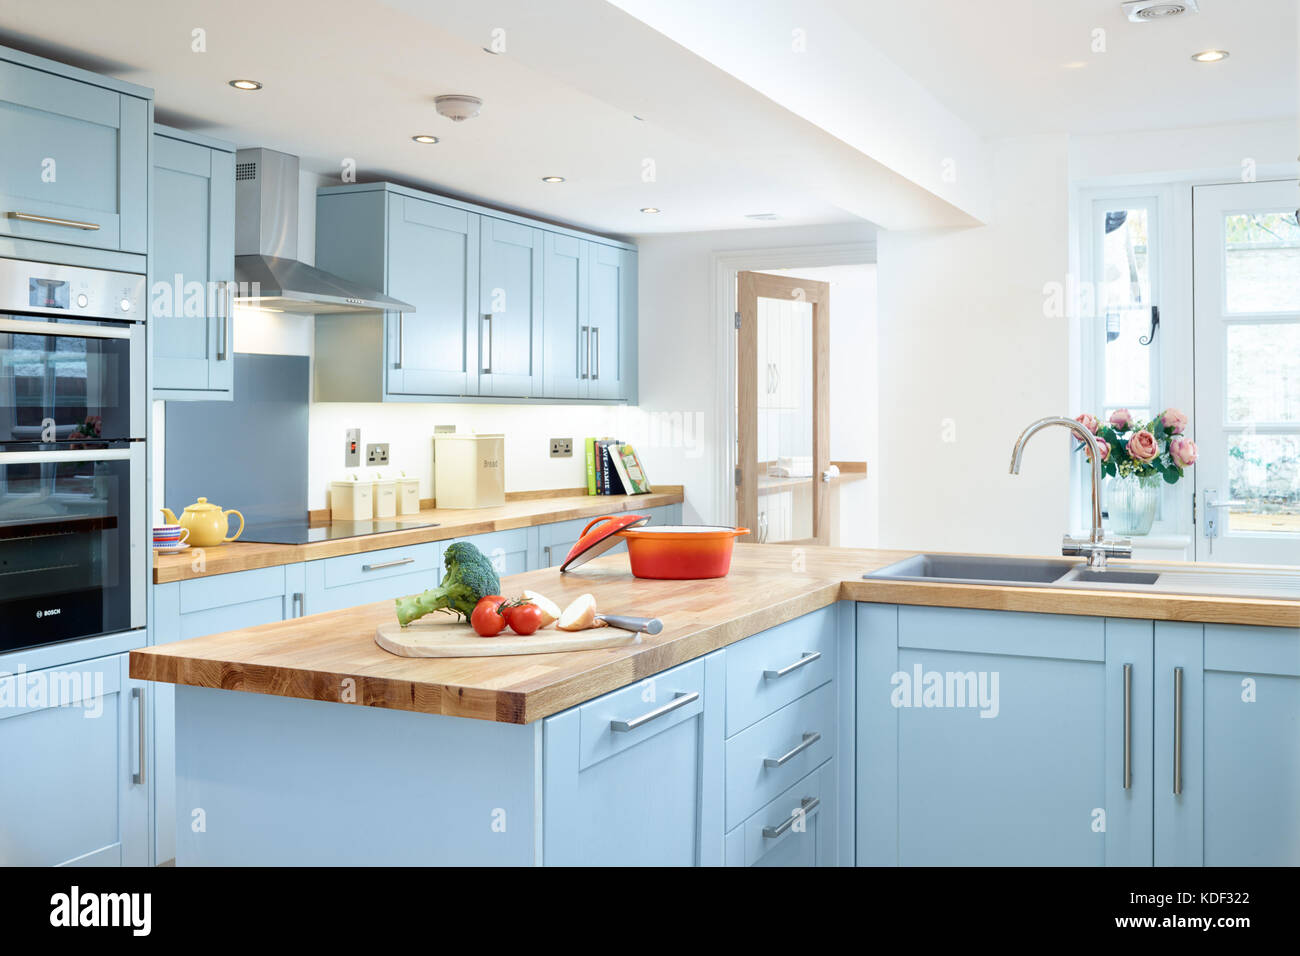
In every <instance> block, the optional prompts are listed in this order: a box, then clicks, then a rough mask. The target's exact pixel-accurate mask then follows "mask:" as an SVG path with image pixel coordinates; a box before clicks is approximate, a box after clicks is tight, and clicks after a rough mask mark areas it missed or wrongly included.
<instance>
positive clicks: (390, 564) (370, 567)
mask: <svg viewBox="0 0 1300 956" xmlns="http://www.w3.org/2000/svg"><path fill="white" fill-rule="evenodd" d="M414 563H415V558H398V559H397V560H396V561H383V562H381V563H379V564H363V565H361V570H362V571H380V570H383V569H384V568H397V567H401V566H402V565H403V564H414Z"/></svg>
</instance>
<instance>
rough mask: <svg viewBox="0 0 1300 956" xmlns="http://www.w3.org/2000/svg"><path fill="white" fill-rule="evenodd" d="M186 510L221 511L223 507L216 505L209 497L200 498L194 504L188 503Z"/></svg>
mask: <svg viewBox="0 0 1300 956" xmlns="http://www.w3.org/2000/svg"><path fill="white" fill-rule="evenodd" d="M185 510H186V511H220V510H221V509H220V508H219V507H217V506H216V505H214V504H211V503H210V502H209V501H208V499H207V498H200V499H199V500H198V501H196V502H194V504H192V505H188V506H187V507H186V508H185Z"/></svg>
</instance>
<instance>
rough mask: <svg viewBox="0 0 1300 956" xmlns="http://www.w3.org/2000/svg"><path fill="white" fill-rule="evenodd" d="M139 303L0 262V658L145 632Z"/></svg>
mask: <svg viewBox="0 0 1300 956" xmlns="http://www.w3.org/2000/svg"><path fill="white" fill-rule="evenodd" d="M144 300H145V280H144V277H143V276H141V275H135V274H132V273H121V272H109V271H105V270H100V269H82V268H74V267H70V266H61V265H51V264H44V263H34V262H27V261H21V260H16V259H4V258H0V653H4V652H6V651H11V650H15V649H18V648H24V647H33V646H36V645H41V644H51V643H55V642H58V641H67V640H72V639H75V638H80V637H90V636H93V635H98V634H108V633H113V632H118V631H125V630H129V629H132V628H138V627H143V626H144V623H145V588H146V587H147V586H148V564H147V560H146V559H147V555H148V530H147V526H148V514H147V505H146V502H145V465H146V459H145V441H144V437H145V420H146V415H147V408H146V406H147V399H146V394H145V367H146V357H145V323H144V316H145V301H144Z"/></svg>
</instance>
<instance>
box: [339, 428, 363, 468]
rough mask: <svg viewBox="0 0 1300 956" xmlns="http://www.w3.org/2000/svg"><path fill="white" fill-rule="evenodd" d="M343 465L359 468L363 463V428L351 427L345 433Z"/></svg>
mask: <svg viewBox="0 0 1300 956" xmlns="http://www.w3.org/2000/svg"><path fill="white" fill-rule="evenodd" d="M343 437H344V444H343V467H344V468H357V467H360V465H361V429H360V428H349V429H348V430H347V432H345V433H344V436H343Z"/></svg>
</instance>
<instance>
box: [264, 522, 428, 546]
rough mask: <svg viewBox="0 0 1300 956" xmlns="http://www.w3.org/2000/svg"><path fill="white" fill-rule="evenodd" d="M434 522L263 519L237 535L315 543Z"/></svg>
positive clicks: (269, 541) (266, 540) (276, 541)
mask: <svg viewBox="0 0 1300 956" xmlns="http://www.w3.org/2000/svg"><path fill="white" fill-rule="evenodd" d="M437 526H438V522H436V521H421V520H420V519H418V518H375V519H372V520H370V521H331V522H330V523H329V524H317V525H313V524H309V523H308V522H307V519H305V518H304V519H302V520H300V521H262V522H259V523H256V524H250V525H249V526H248V527H247V528H245V529H244V533H243V534H242V535H240V536H239V540H240V541H252V542H256V543H260V544H314V543H316V542H318V541H335V540H337V539H339V538H358V537H361V536H362V535H366V534H383V533H384V532H386V531H410V530H411V529H412V528H436V527H437Z"/></svg>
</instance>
